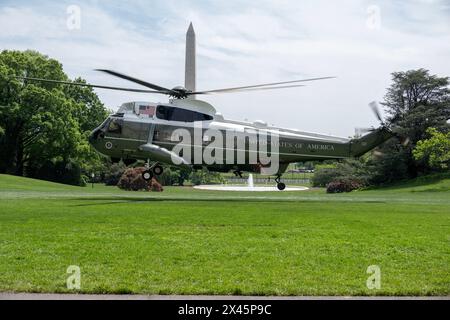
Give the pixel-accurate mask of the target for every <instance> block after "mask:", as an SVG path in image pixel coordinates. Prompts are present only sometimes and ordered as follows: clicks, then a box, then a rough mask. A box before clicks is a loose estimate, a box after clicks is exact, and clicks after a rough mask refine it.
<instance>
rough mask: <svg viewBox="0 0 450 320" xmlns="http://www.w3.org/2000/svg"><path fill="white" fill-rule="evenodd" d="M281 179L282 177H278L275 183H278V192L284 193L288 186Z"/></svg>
mask: <svg viewBox="0 0 450 320" xmlns="http://www.w3.org/2000/svg"><path fill="white" fill-rule="evenodd" d="M280 178H281V175H278V176H277V177H276V178H275V182H276V183H277V188H278V190H280V191H283V190H284V189H286V185H285V184H284V183H283V182H281V181H280Z"/></svg>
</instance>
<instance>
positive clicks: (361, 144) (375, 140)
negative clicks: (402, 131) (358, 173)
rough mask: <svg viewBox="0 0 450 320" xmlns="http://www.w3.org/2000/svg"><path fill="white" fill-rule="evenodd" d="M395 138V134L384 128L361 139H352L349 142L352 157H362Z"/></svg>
mask: <svg viewBox="0 0 450 320" xmlns="http://www.w3.org/2000/svg"><path fill="white" fill-rule="evenodd" d="M393 136H395V134H394V133H393V132H392V131H391V130H390V129H388V128H386V127H385V126H382V127H380V128H378V129H375V130H373V131H372V132H370V133H368V134H366V135H364V136H362V137H361V138H356V139H352V140H350V142H349V145H350V156H352V157H360V156H362V155H363V154H365V153H366V152H368V151H370V150H372V149H373V148H375V147H377V146H378V145H380V144H382V143H383V142H385V141H387V140H389V139H390V138H392V137H393Z"/></svg>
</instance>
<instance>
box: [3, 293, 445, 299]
mask: <svg viewBox="0 0 450 320" xmlns="http://www.w3.org/2000/svg"><path fill="white" fill-rule="evenodd" d="M385 299H387V300H450V296H433V297H392V296H386V297H385V296H372V297H368V296H362V297H354V296H352V297H347V296H286V297H280V296H196V295H180V296H179V295H168V296H164V295H113V294H110V295H108V294H59V293H8V292H3V293H0V300H385Z"/></svg>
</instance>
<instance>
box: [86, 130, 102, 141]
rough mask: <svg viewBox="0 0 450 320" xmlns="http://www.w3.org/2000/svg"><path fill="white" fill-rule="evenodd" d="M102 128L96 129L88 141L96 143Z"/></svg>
mask: <svg viewBox="0 0 450 320" xmlns="http://www.w3.org/2000/svg"><path fill="white" fill-rule="evenodd" d="M100 132H101V131H100V129H95V130H94V131H92V132H91V134H90V135H89V138H88V141H89V143H90V144H92V145H94V143H95V141H96V140H97V139H98V135H99V134H100Z"/></svg>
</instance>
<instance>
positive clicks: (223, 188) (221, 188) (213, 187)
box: [194, 184, 309, 192]
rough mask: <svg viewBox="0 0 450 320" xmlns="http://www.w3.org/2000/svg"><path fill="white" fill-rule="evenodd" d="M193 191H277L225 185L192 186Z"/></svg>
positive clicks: (269, 188)
mask: <svg viewBox="0 0 450 320" xmlns="http://www.w3.org/2000/svg"><path fill="white" fill-rule="evenodd" d="M194 189H199V190H216V191H278V192H280V190H278V189H277V187H276V186H273V187H258V186H256V187H247V186H226V185H214V184H212V185H200V186H194ZM308 189H309V188H307V187H286V189H284V190H283V192H285V191H304V190H308Z"/></svg>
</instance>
